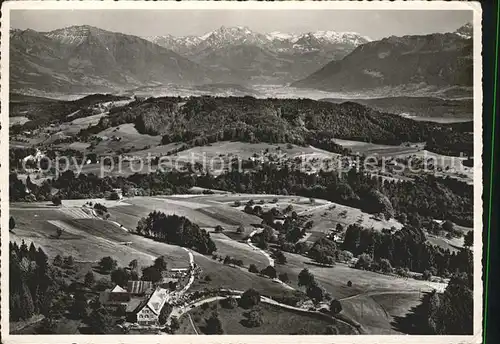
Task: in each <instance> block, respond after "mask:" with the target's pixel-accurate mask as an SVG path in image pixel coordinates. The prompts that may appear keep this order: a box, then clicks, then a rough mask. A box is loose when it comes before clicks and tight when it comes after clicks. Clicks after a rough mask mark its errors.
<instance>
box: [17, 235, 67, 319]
mask: <svg viewBox="0 0 500 344" xmlns="http://www.w3.org/2000/svg"><path fill="white" fill-rule="evenodd" d="M9 251H10V257H9V286H10V287H9V288H10V293H9V306H10V308H9V309H10V312H9V316H10V320H11V321H18V320H26V319H29V318H30V317H31V316H33V315H35V314H43V315H49V313H50V312H51V309H52V306H53V302H55V301H56V299H57V293H58V292H59V290H60V289H61V284H62V283H63V282H62V281H61V279H60V278H58V276H57V274H56V273H55V272H54V270H53V269H52V268H51V266H50V264H49V262H48V257H47V255H46V254H45V252H44V251H43V250H42V249H41V248H38V249H37V248H36V247H35V246H34V245H33V243H31V245H30V247H29V248H28V246H27V245H26V243H25V242H24V241H23V242H22V243H21V245H18V244H17V243H13V242H10V243H9Z"/></svg>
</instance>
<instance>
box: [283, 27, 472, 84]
mask: <svg viewBox="0 0 500 344" xmlns="http://www.w3.org/2000/svg"><path fill="white" fill-rule="evenodd" d="M470 29H471V27H470ZM468 30H469V26H467V25H466V26H464V27H462V28H460V29H459V30H457V31H456V32H454V33H444V34H442V33H436V34H430V35H413V36H410V35H408V36H403V37H396V36H391V37H388V38H384V39H382V40H380V41H373V42H369V43H366V44H363V45H361V46H359V47H358V48H356V49H355V50H354V51H353V52H352V53H350V54H349V55H347V56H346V57H345V58H343V59H342V60H339V61H331V62H330V63H328V64H327V65H325V66H324V67H323V68H321V69H319V70H318V71H316V72H314V73H312V74H311V75H309V76H308V77H306V78H304V79H302V80H300V81H297V82H295V83H293V84H292V86H295V87H303V88H316V89H321V90H327V91H336V92H342V91H355V90H359V91H362V90H368V89H370V90H373V89H377V88H399V89H404V88H408V89H419V88H435V89H443V88H447V87H465V88H467V87H471V86H472V84H473V73H472V71H473V58H472V55H473V45H472V39H470V38H467V37H470V35H468V34H467V32H468Z"/></svg>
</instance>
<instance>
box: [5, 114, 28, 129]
mask: <svg viewBox="0 0 500 344" xmlns="http://www.w3.org/2000/svg"><path fill="white" fill-rule="evenodd" d="M29 121H30V119H29V118H28V117H25V116H14V117H9V127H11V126H13V125H16V124H19V125H23V124H24V123H26V122H29Z"/></svg>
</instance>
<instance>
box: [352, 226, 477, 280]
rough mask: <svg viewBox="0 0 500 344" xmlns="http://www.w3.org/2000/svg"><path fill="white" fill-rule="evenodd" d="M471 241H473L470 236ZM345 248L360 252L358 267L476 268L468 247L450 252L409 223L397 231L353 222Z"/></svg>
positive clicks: (444, 271) (440, 271) (439, 271)
mask: <svg viewBox="0 0 500 344" xmlns="http://www.w3.org/2000/svg"><path fill="white" fill-rule="evenodd" d="M470 236H471V237H472V235H470ZM467 244H468V245H469V244H470V245H472V242H471V241H470V240H469V241H468V242H467ZM343 248H344V249H345V250H347V251H349V252H352V253H353V254H354V255H357V256H358V255H359V257H358V263H357V267H358V268H361V269H365V270H376V271H384V272H390V271H392V268H393V267H395V268H407V269H409V270H411V271H416V272H422V273H423V272H425V271H429V272H432V274H433V275H438V276H449V275H450V274H453V273H455V272H467V273H468V272H471V271H472V253H471V251H470V250H469V249H468V248H467V247H464V248H463V249H461V250H460V251H459V252H458V253H456V252H452V253H450V251H449V250H448V249H446V250H445V249H442V248H440V247H438V246H433V245H431V244H429V243H428V242H427V238H426V236H425V233H424V232H423V231H422V229H420V228H415V227H412V226H409V225H407V226H406V227H404V228H402V229H401V230H399V231H396V232H392V231H391V230H384V231H382V232H378V231H375V230H372V229H365V228H362V227H360V226H358V225H356V224H354V225H350V226H349V227H348V228H347V230H346V234H345V238H344V242H343Z"/></svg>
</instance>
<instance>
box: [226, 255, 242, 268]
mask: <svg viewBox="0 0 500 344" xmlns="http://www.w3.org/2000/svg"><path fill="white" fill-rule="evenodd" d="M223 262H224V264H226V265H229V264H231V265H236V266H243V260H241V259H236V258H233V257H230V256H226V257H225V258H224V261H223Z"/></svg>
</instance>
